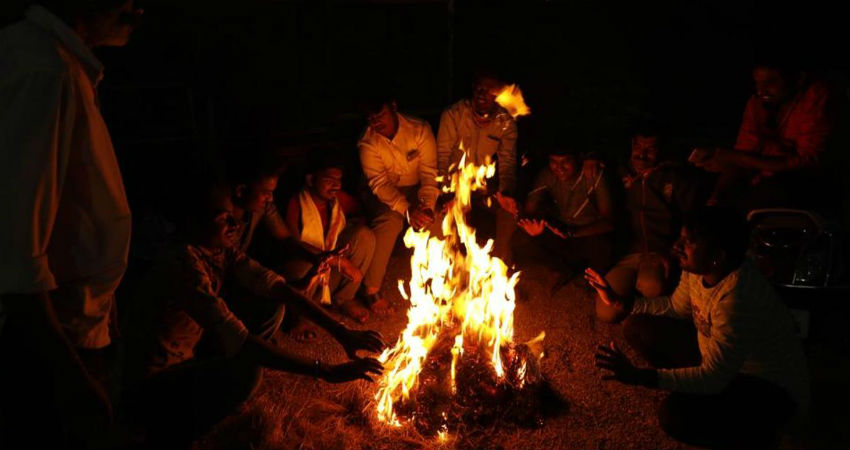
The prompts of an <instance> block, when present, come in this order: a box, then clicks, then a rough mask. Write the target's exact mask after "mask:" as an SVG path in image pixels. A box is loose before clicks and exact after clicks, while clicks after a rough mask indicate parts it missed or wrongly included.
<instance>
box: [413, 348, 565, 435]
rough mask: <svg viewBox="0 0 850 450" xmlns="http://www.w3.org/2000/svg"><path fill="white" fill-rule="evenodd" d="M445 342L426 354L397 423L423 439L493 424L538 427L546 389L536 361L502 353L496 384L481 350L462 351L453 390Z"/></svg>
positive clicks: (523, 352)
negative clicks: (501, 372) (405, 423)
mask: <svg viewBox="0 0 850 450" xmlns="http://www.w3.org/2000/svg"><path fill="white" fill-rule="evenodd" d="M446 336H447V337H445V338H443V339H440V341H439V342H438V343H437V344H436V345H435V346H434V347H433V348H432V349H431V352H430V353H429V355H428V357H427V359H426V362H425V364H424V366H423V368H422V371H421V372H420V374H419V383H418V384H417V386H416V388H415V389H414V390H413V392H411V396H410V398H409V399H407V400H404V401H402V402H400V403H399V404H397V405H396V413H397V414H398V416H399V417H400V418H401V419H402V420H404V421H412V422H413V423H414V424H415V426H416V428H417V430H418V431H419V432H420V433H422V434H425V435H435V434H437V433H438V432H440V431H454V430H457V429H460V428H464V427H470V426H482V427H483V426H492V425H493V424H495V423H497V422H499V423H511V424H515V425H518V426H523V427H539V426H542V425H543V419H544V416H543V414H544V411H545V410H546V408H544V407H543V406H544V405H543V403H544V402H545V398H544V397H546V395H544V393H548V392H550V391H551V389H550V388H549V386H548V385H547V384H546V382H545V380H544V379H543V377H542V375H541V373H540V368H539V363H538V356H536V355H533V354H532V351H531V349H530V348H529V347H528V346H527V345H525V344H520V345H514V344H511V345H508V346H504V347H502V349H501V357H502V361H503V362H504V364H503V367H504V368H505V374H504V377H502V378H499V377H498V376H497V375H496V372H495V369H494V368H493V364H492V362H491V357H490V352H489V351H488V349H487V347H486V346H484V345H481V344H479V343H474V344H472V345H465V346H464V349H463V355H462V357H460V358H458V359H457V363H456V364H457V365H456V368H455V385H454V388H453V386H452V380H451V364H452V345H453V344H454V339H453V338H451V337H450V336H452V334H451V333H447V334H446Z"/></svg>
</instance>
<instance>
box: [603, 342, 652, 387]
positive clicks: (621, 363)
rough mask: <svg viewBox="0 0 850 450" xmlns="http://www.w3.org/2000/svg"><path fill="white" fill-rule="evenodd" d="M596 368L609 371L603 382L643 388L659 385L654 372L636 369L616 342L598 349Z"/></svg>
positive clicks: (604, 375)
mask: <svg viewBox="0 0 850 450" xmlns="http://www.w3.org/2000/svg"><path fill="white" fill-rule="evenodd" d="M596 367H598V368H600V369H602V370H605V371H607V373H605V374H603V375H602V379H603V380H616V381H619V382H621V383H624V384H630V385H641V386H653V385H655V384H657V375H656V373H655V371H654V370H646V369H638V368H637V367H635V366H634V365H633V364H632V362H631V361H629V358H627V357H626V355H624V354H623V352H622V351H620V349H619V348H617V345H616V344H614V342H611V343H610V344H609V345H607V346H606V345H600V346H598V347H597V348H596Z"/></svg>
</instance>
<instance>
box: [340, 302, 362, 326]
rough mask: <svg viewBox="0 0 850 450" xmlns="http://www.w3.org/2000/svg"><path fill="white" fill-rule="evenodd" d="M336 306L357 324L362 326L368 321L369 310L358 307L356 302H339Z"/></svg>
mask: <svg viewBox="0 0 850 450" xmlns="http://www.w3.org/2000/svg"><path fill="white" fill-rule="evenodd" d="M338 306H339V309H340V311H342V313H343V314H344V315H345V316H346V317H348V318H350V319H351V320H353V321H355V322H357V323H359V324H364V323H366V321H367V320H369V310H368V309H366V308H364V307H362V306H360V305H359V304H358V301H357V300H348V301H345V302H340V303H339V305H338Z"/></svg>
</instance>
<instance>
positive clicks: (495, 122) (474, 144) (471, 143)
mask: <svg viewBox="0 0 850 450" xmlns="http://www.w3.org/2000/svg"><path fill="white" fill-rule="evenodd" d="M473 114H474V113H473V110H472V105H471V104H470V102H469V100H461V101H459V102H457V103H455V104H454V105H452V106H449V107H448V108H447V109H446V110H445V111H443V115H442V116H441V117H440V129H439V130H438V131H437V167H438V168H439V171H440V174H442V175H445V174H446V172H447V171H448V168H449V166H450V165H451V164H456V163H458V162H459V161H460V158H461V156H462V155H463V153H464V152H465V153H466V155H467V156H466V162H473V163H475V164H477V165H481V164H484V162H485V159H486V158H487V157H488V156H489V157H490V158H493V156H494V155H497V156H498V175H499V178H498V181H499V190H500V191H503V192H508V193H511V192H513V191H514V190H515V189H516V177H517V175H516V171H517V168H516V160H517V159H516V140H517V128H516V121H514V119H513V117H511V116H510V114H508V113H507V111H504V110H502V111H501V112H500V113H498V114H496V115H495V117H494V118H493V119H492V120H491V121H490V123H488V124H487V125H486V126H483V127H482V126H480V125H479V124H478V123H476V121H475V119H474V118H473ZM461 145H463V151H461Z"/></svg>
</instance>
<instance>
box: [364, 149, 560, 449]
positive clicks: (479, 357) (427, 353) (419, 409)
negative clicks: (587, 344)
mask: <svg viewBox="0 0 850 450" xmlns="http://www.w3.org/2000/svg"><path fill="white" fill-rule="evenodd" d="M494 172H495V165H494V164H492V163H488V164H486V165H484V166H476V165H474V164H471V163H470V164H466V163H465V158H463V159H462V160H461V162H460V164H459V166H458V168H457V170H455V171H454V172H453V173H452V174H451V183H450V184H449V185H448V186H446V187H444V191H446V192H454V194H455V201H454V202H453V203H452V206H451V207H450V208H449V210H448V211H447V213H446V216H445V218H444V219H443V222H442V234H443V235H444V236H445V238H443V239H441V238H438V237H435V236H430V235H429V233H428V232H427V231H423V232H417V231H415V230H413V229H412V228H410V229H408V230H407V233H406V234H405V236H404V243H405V245H406V246H407V247H409V248H412V249H413V256H412V257H411V261H410V262H411V278H410V281H409V282H408V283H407V286H408V289H407V291H405V289H404V283H403V282H402V281H401V280H400V281H399V290H400V291H401V294H402V296H403V297H404V298H405V299H409V301H410V307H409V309H408V311H407V317H408V324H407V327H406V328H405V329H404V331H403V332H402V334H401V336H400V337H399V340H398V342H397V343H396V345H395V347H393V348H392V349H387V350H385V351H384V352H383V354H381V356H380V357H379V360H380V361H381V362H382V363H383V364H384V368H385V369H384V375H383V376H382V378H381V379H380V381H379V383H378V391H377V393H376V395H375V401H376V413H377V417H378V419H379V420H380V421H381V422H384V423H387V424H390V425H394V426H401V425H402V424H403V423H406V422H408V421H411V420H413V421H414V422H415V424H416V426H417V428H418V429H420V431H424V432H429V433H432V434H437V435H438V436H441V437H442V438H443V439H445V436H446V433H447V432H448V431H449V429H450V428H451V427H453V425H456V424H457V423H459V422H469V421H477V422H482V421H488V420H490V419H493V418H494V417H495V415H496V414H500V411H503V410H504V408H506V407H507V408H510V407H513V409H516V410H523V409H526V410H528V411H526V412H523V413H521V414H526V413H527V414H531V415H532V416H533V415H534V411H532V410H533V409H534V407H533V405H527V406H529V407H528V408H516V403H517V402H518V401H526V402H527V401H532V400H529V399H531V398H533V397H534V396H533V395H520V394H528V392H527V391H526V390H527V389H534V386H537V385H538V384H540V383H541V382H542V377H541V375H540V371H539V366H538V361H539V358H541V357H542V356H543V352H542V340H543V333H541V334H540V336H538V337H537V338H535V339H534V340H532V341H531V342H528V343H526V344H522V345H515V344H514V343H513V337H514V323H513V313H514V308H515V305H516V301H515V300H516V299H515V294H514V288H515V286H516V284H517V281H518V280H519V272H514V273H512V274H509V270H508V267H507V266H506V265H505V263H504V262H503V261H502V260H501V259H499V258H495V257H493V256H491V255H490V250H491V248H492V245H493V242H492V240H489V241H488V242H487V243H486V244H485V245H483V246H480V245H479V244H478V242H477V241H476V237H475V230H474V229H473V228H471V227H470V226H469V225H468V224H467V223H466V213H467V212H468V211H469V209H470V204H471V202H470V200H471V194H472V192H473V191H475V190H479V189H482V188H484V186H485V183H486V178H488V177H491V176H493V174H494ZM519 420H521V421H522V420H529V417H520V418H519ZM531 420H536V419H533V418H532V419H531Z"/></svg>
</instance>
